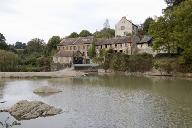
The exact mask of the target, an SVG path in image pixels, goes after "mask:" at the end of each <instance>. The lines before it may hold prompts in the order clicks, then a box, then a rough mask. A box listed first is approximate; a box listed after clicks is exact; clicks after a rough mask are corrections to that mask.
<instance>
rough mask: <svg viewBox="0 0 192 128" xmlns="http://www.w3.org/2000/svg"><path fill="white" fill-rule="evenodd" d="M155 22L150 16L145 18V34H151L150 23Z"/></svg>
mask: <svg viewBox="0 0 192 128" xmlns="http://www.w3.org/2000/svg"><path fill="white" fill-rule="evenodd" d="M152 22H154V20H153V18H151V17H149V18H147V19H146V20H145V22H144V23H143V34H144V35H146V34H149V26H150V24H151V23H152Z"/></svg>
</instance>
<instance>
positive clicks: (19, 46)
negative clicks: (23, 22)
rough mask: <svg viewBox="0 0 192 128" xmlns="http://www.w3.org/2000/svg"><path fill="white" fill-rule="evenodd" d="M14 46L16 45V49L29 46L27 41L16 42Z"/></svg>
mask: <svg viewBox="0 0 192 128" xmlns="http://www.w3.org/2000/svg"><path fill="white" fill-rule="evenodd" d="M14 47H15V49H25V48H26V47H27V46H26V44H25V43H22V42H16V43H15V46H14Z"/></svg>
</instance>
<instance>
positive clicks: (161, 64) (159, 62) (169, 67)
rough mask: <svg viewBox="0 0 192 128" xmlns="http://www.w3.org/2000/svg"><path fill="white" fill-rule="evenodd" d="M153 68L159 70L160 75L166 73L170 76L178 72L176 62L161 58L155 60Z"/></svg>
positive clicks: (173, 59)
mask: <svg viewBox="0 0 192 128" xmlns="http://www.w3.org/2000/svg"><path fill="white" fill-rule="evenodd" d="M153 66H154V68H155V69H157V70H159V71H160V72H161V74H162V73H163V72H166V73H167V74H170V73H172V72H176V71H177V70H178V64H177V60H176V59H175V58H161V59H155V60H154V63H153Z"/></svg>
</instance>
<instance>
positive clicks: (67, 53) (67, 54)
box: [55, 50, 77, 57]
mask: <svg viewBox="0 0 192 128" xmlns="http://www.w3.org/2000/svg"><path fill="white" fill-rule="evenodd" d="M75 54H77V52H74V51H63V50H60V51H59V52H58V53H57V54H56V55H55V57H73V56H74V55H75Z"/></svg>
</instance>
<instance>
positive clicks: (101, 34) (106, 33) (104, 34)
mask: <svg viewBox="0 0 192 128" xmlns="http://www.w3.org/2000/svg"><path fill="white" fill-rule="evenodd" d="M94 36H95V37H96V38H112V37H115V30H114V29H110V28H104V29H102V30H101V31H96V32H95V33H94Z"/></svg>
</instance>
